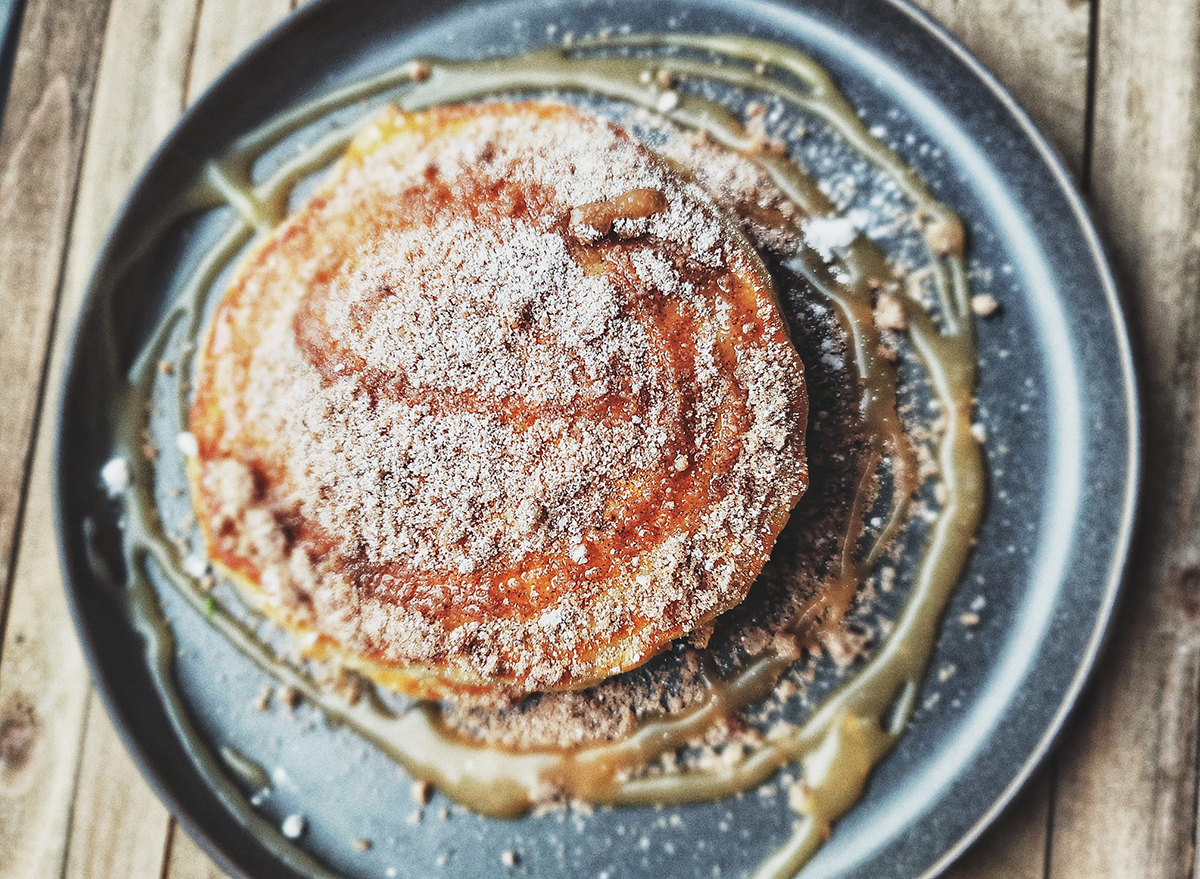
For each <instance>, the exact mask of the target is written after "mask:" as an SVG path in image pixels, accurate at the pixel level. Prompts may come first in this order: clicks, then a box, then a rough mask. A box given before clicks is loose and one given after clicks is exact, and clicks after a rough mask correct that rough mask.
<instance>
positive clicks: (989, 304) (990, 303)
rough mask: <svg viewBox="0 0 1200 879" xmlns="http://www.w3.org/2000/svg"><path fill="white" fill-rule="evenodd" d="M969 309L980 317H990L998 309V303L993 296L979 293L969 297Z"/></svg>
mask: <svg viewBox="0 0 1200 879" xmlns="http://www.w3.org/2000/svg"><path fill="white" fill-rule="evenodd" d="M971 310H972V311H973V312H975V313H976V314H977V315H979V316H980V317H991V316H992V315H993V314H995V313H996V312H997V311H999V310H1000V303H999V302H997V301H996V297H995V296H991V295H989V294H987V293H979V294H977V295H975V296H972V297H971Z"/></svg>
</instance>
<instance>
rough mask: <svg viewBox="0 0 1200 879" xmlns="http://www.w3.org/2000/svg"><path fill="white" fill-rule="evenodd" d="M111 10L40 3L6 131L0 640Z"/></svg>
mask: <svg viewBox="0 0 1200 879" xmlns="http://www.w3.org/2000/svg"><path fill="white" fill-rule="evenodd" d="M106 10H107V2H105V0H100V2H95V3H90V4H86V5H83V6H81V7H80V8H78V9H65V8H64V7H63V6H62V5H61V4H59V3H55V2H53V0H31V2H30V3H29V4H28V7H27V9H26V10H25V17H24V22H23V26H22V30H21V37H20V42H19V44H18V49H17V53H16V57H15V60H14V65H13V72H12V83H11V89H10V91H9V98H8V105H7V108H6V111H5V118H4V126H3V130H2V131H0V230H3V234H0V314H3V315H4V320H3V321H0V412H3V413H4V415H3V417H2V418H0V633H3V631H4V626H3V621H4V616H5V613H4V609H5V607H6V605H7V596H8V587H9V581H10V579H11V575H12V570H11V561H12V556H13V549H14V547H15V545H16V527H17V523H18V520H19V518H20V512H21V509H22V505H23V501H24V497H25V486H26V477H27V475H28V465H29V455H30V449H31V446H32V434H33V426H34V421H35V418H36V415H37V409H38V403H39V399H40V397H39V390H40V385H41V382H42V374H43V369H44V366H45V363H46V351H47V342H48V339H49V336H50V328H51V325H52V323H53V318H54V312H55V305H56V302H57V299H58V290H59V282H60V280H61V279H60V274H61V271H62V260H63V251H64V248H65V246H66V240H67V231H68V228H69V226H70V222H71V209H72V205H73V203H74V198H75V185H76V182H77V178H78V176H79V164H80V156H81V154H82V152H83V142H84V133H85V132H86V130H87V121H88V112H89V110H90V108H91V98H92V86H93V83H94V81H95V75H96V59H97V58H98V57H99V55H100V45H101V38H102V35H103V31H104V20H105V13H106ZM2 839H3V833H2V832H0V840H2Z"/></svg>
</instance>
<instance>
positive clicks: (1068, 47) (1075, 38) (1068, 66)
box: [916, 0, 1091, 174]
mask: <svg viewBox="0 0 1200 879" xmlns="http://www.w3.org/2000/svg"><path fill="white" fill-rule="evenodd" d="M916 4H917V5H918V6H920V7H921V8H922V9H924V10H925V11H926V12H928V13H929V14H930V15H932V16H933V17H934V18H936V19H937V20H938V21H939V22H940V23H941V24H943V25H944V26H945V27H946V29H947V30H949V31H950V32H951V33H952V34H954V35H955V36H956V37H958V39H959V40H961V41H962V43H963V44H964V45H965V46H966V47H967V48H968V49H970V50H971V51H972V52H973V53H974V54H975V55H976V56H978V58H979V60H980V61H982V62H983V63H984V64H985V65H987V67H988V68H989V69H990V70H991V71H992V72H993V73H995V74H996V76H997V77H998V78H999V79H1000V81H1001V82H1002V83H1004V85H1005V86H1006V87H1007V88H1008V90H1009V91H1011V92H1012V93H1013V96H1014V97H1015V98H1016V99H1017V101H1018V102H1019V103H1020V104H1021V106H1023V107H1024V108H1025V109H1026V110H1027V111H1029V115H1030V116H1032V117H1033V121H1034V122H1036V123H1037V125H1038V127H1039V128H1040V129H1041V130H1042V131H1043V132H1045V134H1046V136H1047V137H1049V138H1050V142H1051V143H1053V144H1054V145H1055V146H1056V147H1057V148H1058V150H1059V152H1060V153H1061V154H1062V155H1063V157H1064V158H1065V159H1066V161H1067V164H1068V165H1069V166H1070V167H1071V168H1072V170H1074V171H1075V173H1076V174H1078V173H1079V170H1080V169H1081V168H1082V167H1083V164H1082V158H1083V144H1084V135H1085V128H1086V106H1087V100H1086V96H1087V91H1088V42H1089V34H1090V21H1091V5H1090V4H1089V3H1088V2H1087V0H991V2H978V0H969V2H968V0H916Z"/></svg>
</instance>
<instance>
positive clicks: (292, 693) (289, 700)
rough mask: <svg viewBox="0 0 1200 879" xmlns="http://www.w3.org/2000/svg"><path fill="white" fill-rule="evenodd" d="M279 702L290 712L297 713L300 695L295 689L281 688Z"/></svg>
mask: <svg viewBox="0 0 1200 879" xmlns="http://www.w3.org/2000/svg"><path fill="white" fill-rule="evenodd" d="M279 701H281V702H282V703H283V704H284V705H285V706H286V707H287V709H288V711H295V710H296V707H297V706H298V705H299V704H300V693H299V691H297V690H296V688H295V687H280V688H279Z"/></svg>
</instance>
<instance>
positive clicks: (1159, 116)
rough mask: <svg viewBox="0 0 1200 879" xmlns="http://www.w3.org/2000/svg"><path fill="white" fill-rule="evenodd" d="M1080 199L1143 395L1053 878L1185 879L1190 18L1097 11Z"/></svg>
mask: <svg viewBox="0 0 1200 879" xmlns="http://www.w3.org/2000/svg"><path fill="white" fill-rule="evenodd" d="M1098 14H1099V17H1098V31H1097V41H1096V71H1095V80H1096V94H1095V113H1094V119H1095V122H1094V128H1093V135H1092V143H1093V151H1092V156H1091V162H1090V168H1091V175H1090V176H1091V180H1090V183H1091V193H1092V197H1093V199H1094V201H1095V205H1096V208H1097V210H1098V212H1099V215H1100V218H1101V220H1102V224H1103V226H1104V227H1105V228H1106V229H1107V231H1108V235H1109V239H1110V241H1111V243H1112V245H1113V251H1114V254H1115V257H1116V263H1117V267H1118V272H1119V274H1120V276H1121V279H1122V280H1123V282H1124V286H1125V294H1126V301H1127V305H1128V309H1129V312H1130V315H1131V318H1132V323H1133V329H1134V336H1135V343H1136V347H1137V349H1138V350H1137V354H1138V360H1139V365H1140V369H1141V373H1142V390H1143V393H1144V395H1145V400H1144V402H1145V407H1144V412H1145V419H1146V430H1145V435H1144V436H1145V443H1146V448H1147V449H1148V450H1150V455H1149V461H1148V466H1147V468H1146V470H1145V474H1144V476H1145V483H1144V495H1143V518H1142V522H1141V526H1140V529H1139V534H1138V537H1137V540H1136V542H1135V548H1134V555H1133V562H1132V570H1131V576H1130V582H1129V592H1128V595H1127V597H1126V601H1125V604H1124V606H1123V607H1122V608H1121V611H1120V621H1119V627H1118V630H1117V634H1116V637H1115V639H1114V642H1115V643H1114V644H1113V645H1112V649H1110V651H1109V653H1108V656H1107V657H1106V659H1105V661H1104V662H1103V663H1102V666H1101V669H1100V673H1099V675H1098V679H1097V682H1096V686H1095V688H1094V690H1093V692H1092V693H1091V694H1090V697H1089V699H1088V700H1087V703H1086V708H1085V710H1084V711H1083V712H1082V713H1081V714H1080V716H1078V717H1077V718H1076V723H1075V724H1074V726H1075V729H1074V732H1073V735H1071V736H1070V737H1068V738H1067V739H1066V740H1065V741H1064V742H1063V744H1062V748H1061V750H1060V761H1059V765H1060V773H1059V780H1058V797H1057V802H1056V804H1055V817H1054V826H1053V834H1052V838H1051V853H1052V858H1051V876H1053V877H1054V879H1076V877H1079V879H1082V877H1087V879H1107V877H1134V876H1136V877H1146V879H1165V877H1172V879H1173V877H1179V879H1183V877H1193V876H1194V875H1195V863H1194V860H1195V856H1194V848H1193V846H1194V839H1195V834H1196V774H1195V756H1196V754H1195V751H1196V748H1195V739H1194V737H1195V734H1196V732H1195V729H1196V724H1197V701H1198V700H1200V692H1198V687H1197V673H1196V670H1195V663H1196V658H1195V651H1196V649H1197V648H1196V644H1197V641H1198V640H1200V535H1198V534H1197V529H1196V523H1197V521H1198V518H1197V517H1198V515H1200V411H1198V409H1197V400H1198V394H1200V296H1198V295H1197V291H1198V290H1200V6H1197V4H1195V3H1191V2H1170V3H1164V2H1158V3H1145V2H1141V0H1103V2H1101V4H1100V6H1099V10H1098Z"/></svg>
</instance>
